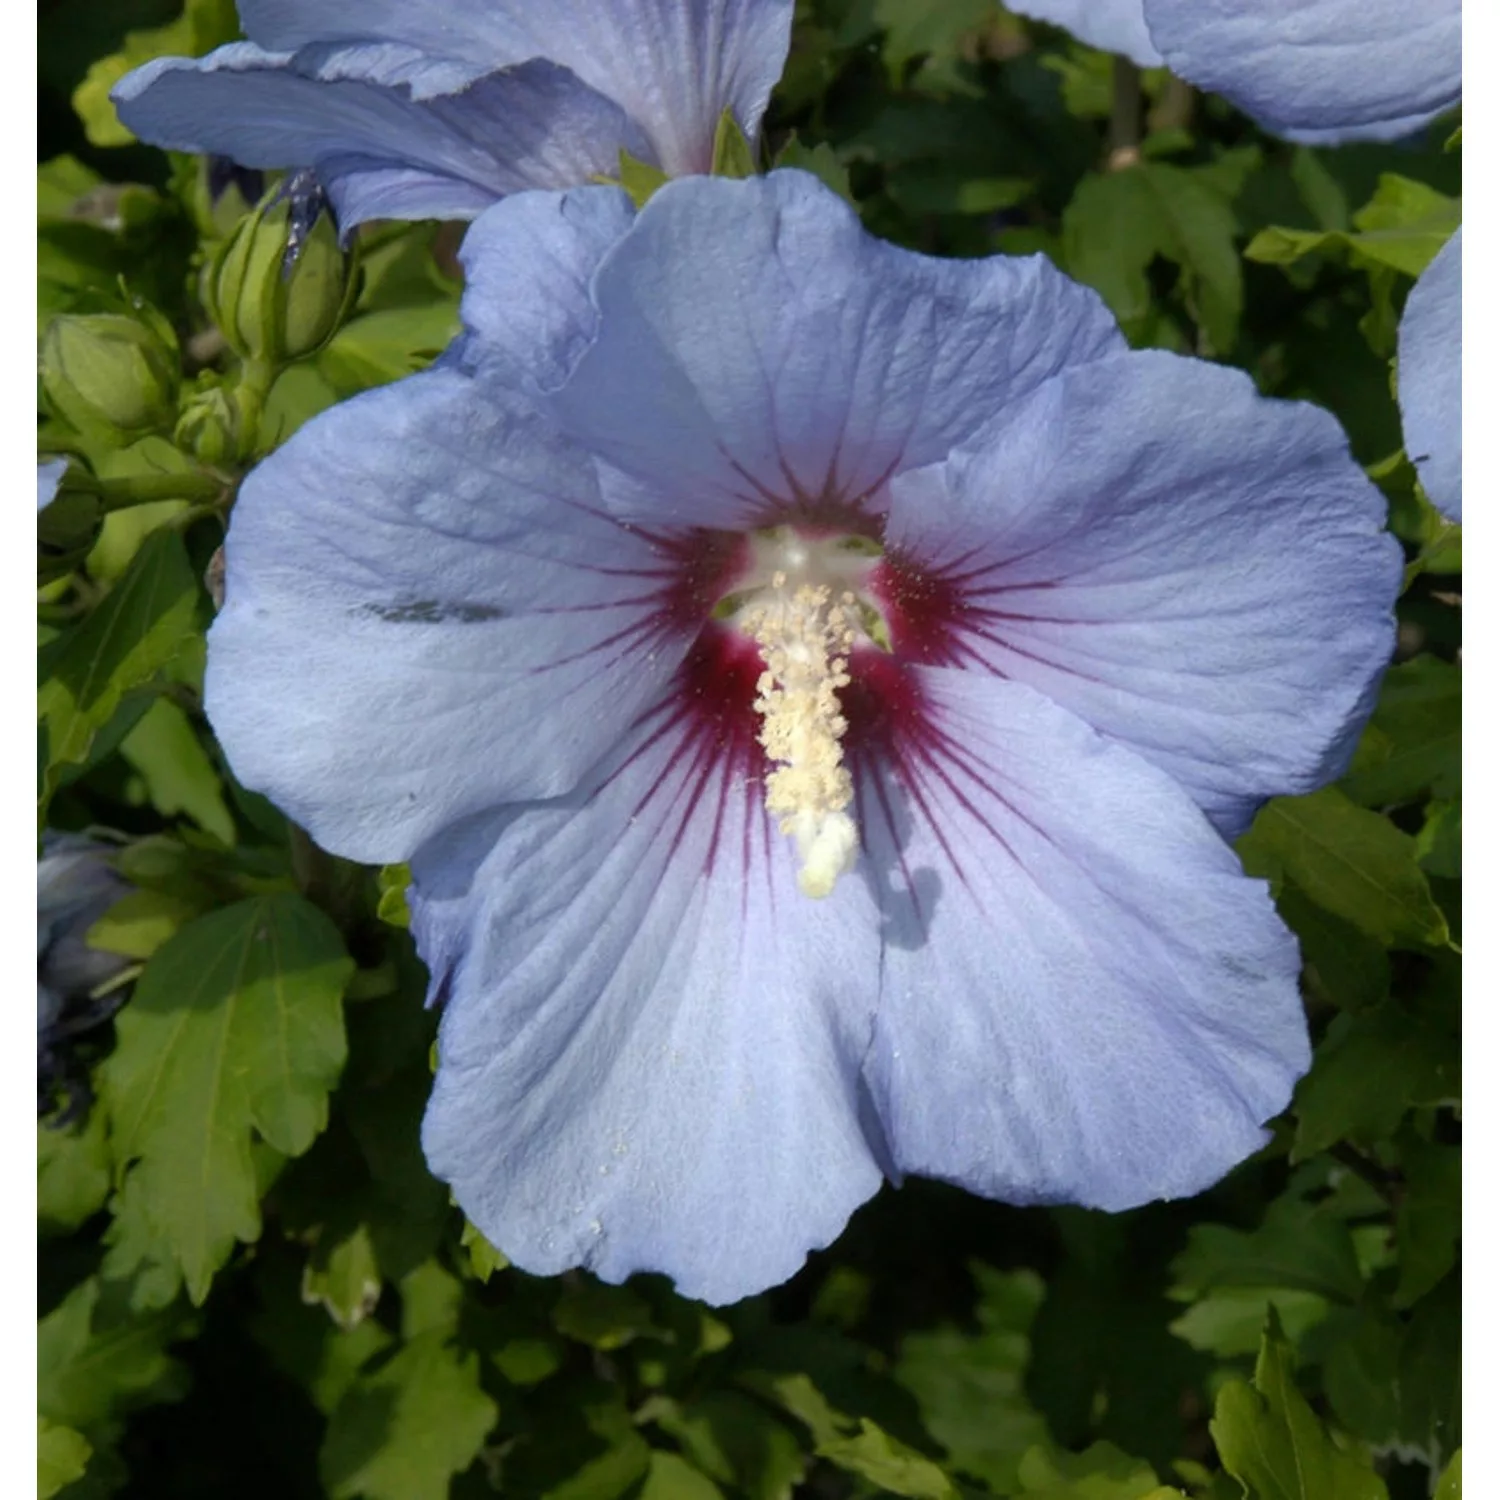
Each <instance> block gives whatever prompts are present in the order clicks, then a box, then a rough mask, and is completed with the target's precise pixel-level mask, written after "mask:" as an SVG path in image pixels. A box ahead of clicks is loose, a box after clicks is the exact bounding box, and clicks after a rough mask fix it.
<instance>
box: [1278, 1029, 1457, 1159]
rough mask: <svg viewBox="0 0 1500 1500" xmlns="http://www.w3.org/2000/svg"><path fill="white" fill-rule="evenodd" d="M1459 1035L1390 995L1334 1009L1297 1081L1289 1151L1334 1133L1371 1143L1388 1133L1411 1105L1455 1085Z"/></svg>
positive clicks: (1318, 1145) (1298, 1153)
mask: <svg viewBox="0 0 1500 1500" xmlns="http://www.w3.org/2000/svg"><path fill="white" fill-rule="evenodd" d="M1459 1088H1460V1084H1459V1057H1458V1039H1457V1037H1456V1036H1455V1035H1453V1033H1452V1032H1451V1031H1450V1030H1449V1029H1448V1028H1447V1027H1445V1026H1444V1025H1443V1024H1441V1021H1440V1019H1439V1018H1438V1017H1437V1016H1436V1015H1434V1014H1433V1013H1431V1012H1430V1011H1423V1012H1421V1013H1415V1012H1412V1011H1410V1010H1408V1009H1406V1008H1405V1007H1402V1006H1400V1005H1397V1004H1395V1003H1389V1004H1386V1005H1383V1006H1381V1007H1379V1008H1378V1009H1376V1010H1374V1011H1370V1012H1367V1013H1365V1014H1362V1015H1358V1016H1340V1017H1338V1018H1337V1019H1336V1020H1335V1021H1334V1023H1333V1024H1332V1026H1330V1027H1329V1029H1328V1034H1327V1036H1325V1037H1324V1038H1323V1041H1322V1042H1321V1043H1320V1044H1319V1046H1318V1051H1317V1055H1316V1056H1315V1058H1314V1059H1313V1066H1312V1071H1311V1072H1310V1073H1308V1075H1307V1076H1306V1077H1305V1078H1304V1079H1303V1080H1302V1082H1301V1083H1299V1084H1298V1085H1297V1093H1296V1098H1295V1102H1294V1106H1293V1107H1294V1108H1295V1110H1296V1114H1297V1136H1296V1143H1295V1146H1294V1148H1293V1156H1294V1158H1295V1159H1303V1158H1306V1157H1309V1156H1315V1155H1317V1153H1318V1152H1319V1151H1326V1150H1327V1149H1328V1147H1330V1146H1332V1145H1333V1144H1334V1143H1335V1142H1336V1141H1341V1140H1352V1141H1354V1142H1356V1143H1358V1144H1360V1145H1365V1146H1371V1145H1374V1144H1375V1143H1376V1142H1377V1141H1381V1140H1384V1139H1386V1138H1387V1137H1389V1136H1390V1135H1391V1134H1393V1133H1394V1131H1395V1129H1396V1127H1397V1126H1398V1125H1399V1124H1400V1123H1401V1117H1402V1116H1403V1115H1404V1114H1405V1113H1406V1111H1407V1110H1408V1109H1411V1108H1412V1107H1413V1106H1414V1105H1420V1104H1436V1103H1439V1102H1441V1101H1442V1100H1446V1099H1454V1098H1456V1097H1457V1096H1458V1093H1459Z"/></svg>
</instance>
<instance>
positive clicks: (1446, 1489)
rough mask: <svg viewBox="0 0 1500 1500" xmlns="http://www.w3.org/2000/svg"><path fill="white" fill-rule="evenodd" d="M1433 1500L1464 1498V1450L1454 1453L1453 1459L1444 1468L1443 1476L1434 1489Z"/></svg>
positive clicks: (1458, 1499) (1460, 1499)
mask: <svg viewBox="0 0 1500 1500" xmlns="http://www.w3.org/2000/svg"><path fill="white" fill-rule="evenodd" d="M1432 1500H1464V1475H1463V1450H1462V1449H1460V1450H1459V1451H1458V1452H1457V1453H1455V1454H1454V1455H1453V1461H1452V1462H1451V1463H1450V1464H1449V1465H1448V1467H1447V1468H1446V1469H1444V1470H1443V1473H1442V1477H1441V1478H1440V1479H1439V1480H1438V1482H1437V1489H1436V1490H1434V1491H1433V1495H1432Z"/></svg>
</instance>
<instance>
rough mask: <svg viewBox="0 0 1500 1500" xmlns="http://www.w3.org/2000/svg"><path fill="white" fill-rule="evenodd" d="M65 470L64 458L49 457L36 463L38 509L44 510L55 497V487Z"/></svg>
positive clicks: (60, 481) (66, 464) (66, 466)
mask: <svg viewBox="0 0 1500 1500" xmlns="http://www.w3.org/2000/svg"><path fill="white" fill-rule="evenodd" d="M67 472H68V461H67V459H65V458H49V459H47V460H45V461H39V462H38V463H37V466H36V508H37V509H38V510H39V511H41V510H46V508H47V507H48V506H49V505H51V504H52V502H53V501H54V500H55V499H56V498H57V487H58V485H60V484H61V483H62V481H63V475H64V474H66V473H67Z"/></svg>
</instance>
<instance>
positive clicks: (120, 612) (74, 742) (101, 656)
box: [37, 530, 199, 800]
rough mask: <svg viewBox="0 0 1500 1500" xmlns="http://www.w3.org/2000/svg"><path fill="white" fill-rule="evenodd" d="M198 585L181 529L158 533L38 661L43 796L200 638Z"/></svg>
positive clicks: (38, 704) (44, 649)
mask: <svg viewBox="0 0 1500 1500" xmlns="http://www.w3.org/2000/svg"><path fill="white" fill-rule="evenodd" d="M198 600H199V587H198V580H197V579H196V578H195V577H194V575H193V570H192V567H191V566H190V565H189V563H188V559H187V553H186V552H185V551H184V550H183V545H182V538H181V537H180V536H179V535H178V534H177V533H176V532H175V531H168V530H162V531H155V532H153V533H152V534H151V535H150V536H148V537H147V538H146V540H145V542H144V543H143V544H142V546H141V548H140V550H139V551H138V552H137V553H136V555H135V558H134V560H133V561H132V562H131V564H130V567H129V568H128V569H127V571H126V573H125V576H124V577H123V578H121V579H120V581H119V582H118V583H117V584H116V585H115V587H114V588H113V589H111V590H110V591H109V593H108V594H107V595H106V596H105V598H104V600H103V602H102V603H101V604H100V605H99V606H98V607H97V608H96V609H95V610H93V611H92V613H90V614H89V615H88V617H87V618H86V619H84V620H83V621H82V622H81V623H79V624H77V625H75V626H73V627H72V629H70V630H67V631H65V632H64V633H63V634H62V635H60V636H58V637H57V639H56V640H53V641H50V642H49V643H48V644H47V645H46V646H45V647H44V648H43V649H42V651H41V652H40V654H39V656H38V660H37V670H38V676H39V678H40V680H41V688H40V691H39V692H38V695H37V712H38V716H39V718H40V720H41V723H42V725H43V726H44V728H45V730H46V736H47V756H46V763H45V768H44V773H43V780H42V786H43V796H44V800H45V798H46V797H49V796H50V795H51V792H52V789H53V788H54V787H55V786H56V785H57V783H58V780H59V777H60V774H61V771H62V768H63V767H65V766H67V765H69V764H70V763H71V764H77V763H80V762H82V761H84V760H85V759H86V758H87V757H88V755H89V751H90V749H91V747H92V745H93V742H94V736H95V735H96V734H98V733H99V731H100V730H101V729H103V728H104V726H105V725H106V724H108V723H109V721H110V719H111V718H113V716H114V714H115V711H116V709H118V708H119V707H120V705H121V702H122V700H123V699H124V696H125V694H127V693H130V692H134V691H135V690H137V689H139V688H143V687H145V686H146V684H148V683H150V682H151V681H152V680H153V679H154V678H155V677H157V675H158V674H159V673H161V672H162V671H163V669H165V668H166V667H167V666H168V665H170V664H171V663H172V662H173V661H174V660H175V659H176V657H177V656H178V654H179V653H180V652H182V651H183V649H184V648H185V646H186V645H187V643H188V641H189V640H190V639H191V638H192V637H193V636H194V634H195V629H196V625H197V615H198Z"/></svg>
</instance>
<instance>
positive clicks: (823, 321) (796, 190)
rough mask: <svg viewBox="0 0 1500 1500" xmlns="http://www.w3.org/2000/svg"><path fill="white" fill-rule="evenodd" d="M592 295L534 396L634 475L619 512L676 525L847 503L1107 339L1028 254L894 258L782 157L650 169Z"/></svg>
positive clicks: (1079, 293)
mask: <svg viewBox="0 0 1500 1500" xmlns="http://www.w3.org/2000/svg"><path fill="white" fill-rule="evenodd" d="M594 300H595V302H596V303H597V304H598V307H599V312H600V326H599V335H598V338H597V339H596V340H595V342H594V343H593V344H592V345H591V347H590V348H589V349H588V350H587V352H586V353H585V354H584V355H583V357H582V359H581V360H580V361H579V363H578V366H577V368H576V369H575V370H574V372H573V375H572V377H571V378H570V379H569V381H568V383H567V385H566V386H565V387H564V388H563V389H562V390H560V391H559V392H558V393H557V395H556V397H555V398H554V404H555V407H556V409H557V410H558V411H559V412H560V413H561V414H562V420H563V422H564V425H565V426H567V427H568V429H569V430H570V431H571V432H573V433H574V434H576V435H577V436H578V437H579V438H580V440H581V441H582V442H583V443H584V444H585V446H587V447H589V448H590V449H591V450H592V451H595V452H598V453H601V454H602V455H603V456H604V457H606V458H607V459H609V460H610V461H611V462H612V463H615V464H617V465H618V466H619V467H620V468H621V469H623V470H624V471H626V472H627V473H628V474H630V475H631V476H633V477H634V478H635V479H637V480H639V481H641V482H642V484H643V485H644V486H645V489H643V490H641V491H640V492H638V493H635V494H633V495H632V496H631V497H630V500H629V501H628V503H629V504H630V505H632V506H633V507H643V509H641V510H640V511H638V512H635V514H637V515H638V516H639V518H641V519H647V518H650V519H672V520H675V521H678V522H685V523H688V524H702V525H726V526H738V525H745V524H754V523H755V521H756V519H757V516H758V514H759V512H761V511H762V510H763V508H764V504H765V501H766V499H767V497H771V496H774V497H776V498H777V499H779V500H782V501H787V500H794V499H796V498H798V497H799V496H805V497H808V498H809V499H810V500H817V499H819V498H822V497H825V496H828V497H837V498H841V499H844V500H858V499H861V498H863V497H864V496H865V495H867V494H869V493H870V492H871V491H874V490H875V489H876V488H877V487H878V486H879V485H880V483H881V482H882V481H883V480H884V479H885V478H887V477H888V476H889V475H890V474H891V473H893V472H896V471H898V470H900V469H902V468H906V467H911V466H913V465H916V464H924V463H930V462H932V461H933V460H934V459H937V458H939V457H941V456H942V455H943V454H944V453H946V452H947V450H948V448H949V447H950V445H951V444H952V443H953V442H954V441H956V440H958V439H960V438H962V437H965V436H967V435H969V434H970V433H972V432H973V431H974V430H975V429H976V428H977V427H978V426H979V424H980V423H981V422H983V421H984V420H985V419H986V418H988V417H989V416H990V415H991V414H992V413H993V412H994V411H995V410H996V408H997V407H999V406H1000V405H1001V404H1002V403H1003V402H1005V401H1008V400H1014V399H1015V398H1016V397H1017V396H1018V395H1020V394H1021V393H1023V392H1025V391H1027V390H1029V389H1031V388H1032V387H1033V386H1035V385H1037V384H1038V383H1039V382H1041V381H1043V380H1045V379H1046V378H1047V377H1048V376H1049V375H1051V374H1053V373H1055V372H1056V371H1057V370H1059V369H1061V368H1063V367H1065V366H1067V365H1069V364H1071V363H1073V362H1075V361H1079V360H1089V359H1095V358H1098V357H1099V356H1101V355H1103V354H1106V353H1111V352H1114V351H1117V350H1119V349H1122V348H1123V347H1124V342H1123V340H1122V339H1121V337H1120V334H1119V330H1118V329H1117V328H1116V327H1115V324H1114V321H1113V319H1112V318H1111V317H1110V315H1109V313H1108V311H1107V310H1106V309H1105V307H1104V304H1103V303H1102V302H1101V301H1100V300H1099V299H1098V297H1097V296H1096V295H1095V294H1094V293H1093V292H1091V291H1088V290H1086V289H1085V288H1083V287H1080V286H1078V285H1077V284H1076V283H1074V282H1071V281H1069V280H1068V279H1067V278H1066V277H1064V276H1063V275H1061V273H1059V272H1058V271H1057V270H1055V269H1054V268H1053V266H1052V265H1051V263H1050V262H1049V261H1047V260H1046V259H1045V257H1042V256H1033V257H1030V258H1027V259H1017V258H1015V257H1011V256H994V257H993V258H991V259H989V260H980V261H942V260H935V259H931V258H928V257H926V256H919V255H913V254H912V253H911V252H909V251H906V250H899V249H897V248H895V247H894V246H891V245H887V244H884V243H882V242H881V241H879V240H876V239H873V238H871V237H870V236H869V235H867V234H866V233H865V232H864V230H863V229H862V228H861V227H860V223H859V220H858V218H857V217H856V216H855V214H854V212H853V210H851V209H850V208H849V206H848V205H847V204H846V203H845V202H844V201H843V200H842V199H840V198H839V197H838V196H837V195H836V194H834V193H832V192H830V191H829V190H828V189H827V188H825V187H824V186H823V185H822V183H820V182H819V181H818V180H817V179H816V178H815V177H811V176H809V175H808V174H806V173H804V172H794V171H777V172H772V173H771V174H770V175H769V176H766V177H762V178H758V179H753V180H749V181H742V182H733V181H728V180H724V179H719V178H689V179H685V180H683V181H680V182H674V183H668V184H667V186H666V187H664V188H662V189H661V190H660V191H659V192H658V193H657V194H656V195H655V197H653V198H652V199H651V201H650V202H649V203H648V204H647V205H646V207H645V208H644V209H642V210H641V212H640V214H639V216H638V217H637V219H636V222H635V226H634V228H633V229H632V230H631V231H630V233H629V234H627V235H626V236H625V237H624V238H623V239H621V240H620V241H619V243H618V244H617V245H616V246H615V248H614V249H613V250H612V251H610V253H609V254H608V255H607V256H606V257H605V259H604V262H603V264H602V265H601V266H600V268H599V271H598V273H597V275H596V276H595V279H594ZM616 503H618V504H619V505H620V506H621V511H620V513H621V514H626V512H625V510H624V509H623V507H624V506H625V505H626V503H627V501H626V500H625V499H624V498H623V497H617V499H616Z"/></svg>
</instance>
